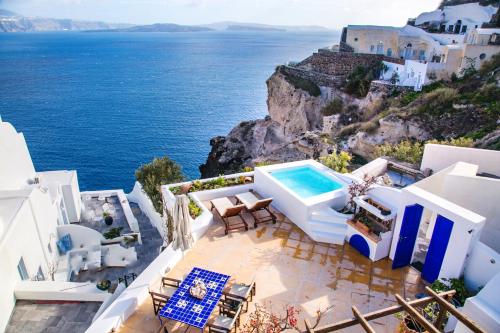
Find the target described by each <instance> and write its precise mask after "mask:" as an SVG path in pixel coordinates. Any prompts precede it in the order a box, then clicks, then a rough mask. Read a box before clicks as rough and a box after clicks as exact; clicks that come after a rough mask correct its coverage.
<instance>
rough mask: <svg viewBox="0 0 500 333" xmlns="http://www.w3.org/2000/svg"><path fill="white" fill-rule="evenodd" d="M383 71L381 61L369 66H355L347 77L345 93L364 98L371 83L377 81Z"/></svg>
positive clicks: (383, 67) (383, 66)
mask: <svg viewBox="0 0 500 333" xmlns="http://www.w3.org/2000/svg"><path fill="white" fill-rule="evenodd" d="M384 69H385V65H384V63H383V62H381V61H380V62H377V63H375V64H373V65H371V66H357V67H356V68H355V69H354V70H353V71H352V72H351V73H350V74H349V76H348V77H347V80H346V83H345V85H344V89H345V91H346V92H347V93H349V94H351V95H354V96H356V97H360V98H361V97H365V96H366V94H368V91H369V90H370V84H371V82H372V81H373V80H376V79H378V78H379V77H380V73H381V72H382V71H383V70H384Z"/></svg>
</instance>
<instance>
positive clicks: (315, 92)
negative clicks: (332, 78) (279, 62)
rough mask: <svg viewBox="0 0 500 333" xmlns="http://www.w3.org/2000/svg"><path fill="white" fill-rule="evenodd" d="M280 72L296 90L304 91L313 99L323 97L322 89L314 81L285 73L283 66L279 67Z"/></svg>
mask: <svg viewBox="0 0 500 333" xmlns="http://www.w3.org/2000/svg"><path fill="white" fill-rule="evenodd" d="M278 70H279V72H280V73H281V74H282V75H283V76H284V77H285V80H286V81H287V82H288V83H290V84H291V85H293V86H294V87H295V89H301V90H304V91H305V92H307V93H308V94H309V95H311V96H313V97H318V96H320V95H321V89H319V87H318V85H317V84H316V83H314V82H313V81H311V80H309V79H305V78H302V77H299V76H297V75H293V74H291V73H289V72H287V71H285V70H284V69H283V67H281V66H280V67H279V69H278Z"/></svg>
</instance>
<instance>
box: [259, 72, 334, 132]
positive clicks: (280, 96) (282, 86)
mask: <svg viewBox="0 0 500 333" xmlns="http://www.w3.org/2000/svg"><path fill="white" fill-rule="evenodd" d="M267 90H268V98H267V107H268V111H269V115H270V116H271V119H272V120H273V121H275V122H276V123H278V124H279V125H280V126H281V127H282V130H283V132H284V134H285V135H294V134H298V133H304V132H306V131H311V130H320V129H321V128H322V126H323V117H322V116H321V114H320V113H319V112H318V110H320V109H321V108H322V107H323V106H324V105H325V104H326V102H327V99H326V98H325V96H324V95H320V96H317V97H314V96H311V95H310V94H309V93H308V92H306V91H304V90H301V89H296V88H295V87H294V86H293V85H292V84H290V83H288V82H287V80H286V79H285V77H284V75H283V74H281V73H279V72H276V73H274V74H273V75H272V76H271V77H270V78H269V79H268V80H267Z"/></svg>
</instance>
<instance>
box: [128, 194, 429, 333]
mask: <svg viewBox="0 0 500 333" xmlns="http://www.w3.org/2000/svg"><path fill="white" fill-rule="evenodd" d="M230 200H231V201H232V202H233V203H234V202H235V198H234V197H230ZM203 204H204V205H205V206H206V207H207V208H209V209H210V203H209V202H203ZM272 210H273V212H274V213H275V215H276V216H277V223H276V224H272V223H268V224H261V225H259V226H258V228H257V229H254V228H253V217H252V216H251V215H250V214H248V213H243V217H244V219H245V221H246V222H247V224H248V225H249V227H250V230H248V231H244V230H243V231H238V232H232V233H229V235H227V236H225V235H224V224H223V223H222V221H221V219H220V217H217V216H216V214H214V220H215V221H214V223H213V224H211V226H210V227H209V229H208V231H207V233H206V234H205V235H204V236H203V237H202V238H201V239H199V240H198V241H197V242H196V243H195V245H194V247H193V248H192V249H191V250H190V251H188V252H187V253H186V254H185V256H184V258H183V259H182V260H181V261H180V262H179V263H178V264H177V265H176V266H175V267H174V268H173V269H172V270H171V271H170V272H169V273H168V275H167V276H168V277H172V278H177V279H183V278H184V277H185V276H186V274H188V273H189V272H190V271H191V269H192V268H193V267H200V268H204V269H208V270H212V271H215V272H219V273H223V274H227V275H230V276H231V280H230V282H229V283H228V285H231V284H234V283H250V282H251V281H252V280H253V279H255V281H256V287H257V288H256V297H254V298H253V302H252V303H251V304H250V311H249V312H248V313H251V312H252V311H253V310H254V309H255V307H254V304H255V303H260V304H266V305H267V306H271V304H272V309H273V311H274V312H277V313H280V314H281V313H283V307H284V306H285V305H297V306H299V307H300V309H301V313H300V317H301V319H309V320H310V321H312V322H314V320H315V319H314V318H315V314H316V311H317V310H318V309H322V310H324V309H325V308H327V307H330V306H333V308H332V309H331V310H330V311H329V312H327V313H326V314H325V315H324V316H323V318H322V321H321V325H325V324H330V323H333V322H335V321H338V320H341V319H345V318H350V317H352V312H351V306H352V305H356V306H357V307H358V309H360V311H362V312H368V311H373V310H376V309H380V308H383V307H386V306H389V305H393V304H395V298H394V295H395V294H396V293H398V294H400V295H402V296H404V297H405V298H414V297H415V295H416V294H417V293H420V292H423V290H424V289H423V284H422V283H421V282H420V278H419V273H418V272H416V271H414V270H413V269H412V268H403V269H397V270H392V269H391V261H390V260H388V259H383V260H379V261H377V262H371V261H370V260H369V259H367V258H365V257H364V256H362V255H360V254H359V253H358V252H357V251H356V250H355V249H353V248H352V247H351V246H350V245H349V244H344V245H329V244H324V243H318V242H314V241H313V240H311V239H310V238H309V237H308V236H307V235H306V234H305V233H304V232H303V231H302V230H301V229H300V228H298V227H297V226H295V225H294V224H293V223H292V222H291V221H290V220H289V219H288V218H287V217H286V216H284V215H283V214H281V213H280V212H278V211H276V210H274V209H272ZM159 286H160V281H157V282H156V283H153V284H151V285H150V290H151V291H157V290H159ZM216 313H218V311H217V310H214V312H213V313H212V316H214V315H215V314H216ZM248 313H247V314H244V315H243V316H242V321H241V325H240V328H241V327H242V326H243V325H244V323H245V321H246V320H247V318H248ZM302 322H303V320H301V321H300V323H301V324H302ZM397 323H398V322H397V319H396V318H392V317H390V318H385V319H384V321H383V322H382V321H373V322H372V324H373V326H374V327H375V329H377V332H394V330H395V327H396V325H397ZM159 327H160V322H159V320H158V318H157V317H156V316H155V314H154V312H153V305H152V302H151V299H150V298H148V299H147V300H146V301H144V302H143V303H142V304H140V305H139V306H138V308H137V309H136V311H135V313H134V314H133V315H132V316H130V317H129V318H128V319H127V320H126V321H125V322H124V323H123V325H122V326H121V328H120V329H119V330H118V331H119V332H120V333H128V332H138V331H141V332H156V331H158V329H159ZM167 328H168V332H170V333H172V332H184V331H185V330H191V331H193V332H194V331H196V332H199V330H198V329H194V328H189V327H188V326H186V325H184V324H180V323H177V322H173V321H169V322H168V324H167ZM302 328H303V327H302ZM356 329H358V330H359V327H358V328H353V330H351V331H356Z"/></svg>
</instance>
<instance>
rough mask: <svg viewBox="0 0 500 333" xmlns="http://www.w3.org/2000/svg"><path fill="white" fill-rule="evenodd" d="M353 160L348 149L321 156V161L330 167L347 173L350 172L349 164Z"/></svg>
mask: <svg viewBox="0 0 500 333" xmlns="http://www.w3.org/2000/svg"><path fill="white" fill-rule="evenodd" d="M351 160H352V156H351V154H349V153H348V152H346V151H341V152H340V153H337V152H333V153H331V154H329V155H326V156H322V157H320V158H319V161H320V162H321V163H322V164H323V165H325V166H327V167H329V168H330V169H332V170H334V171H337V172H341V173H346V172H348V169H347V168H348V167H349V164H350V162H351Z"/></svg>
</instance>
